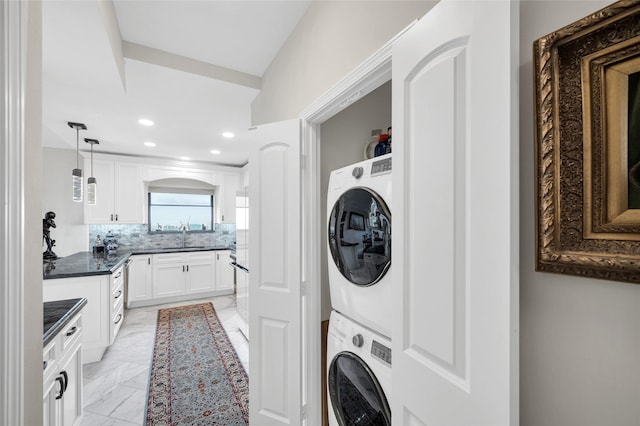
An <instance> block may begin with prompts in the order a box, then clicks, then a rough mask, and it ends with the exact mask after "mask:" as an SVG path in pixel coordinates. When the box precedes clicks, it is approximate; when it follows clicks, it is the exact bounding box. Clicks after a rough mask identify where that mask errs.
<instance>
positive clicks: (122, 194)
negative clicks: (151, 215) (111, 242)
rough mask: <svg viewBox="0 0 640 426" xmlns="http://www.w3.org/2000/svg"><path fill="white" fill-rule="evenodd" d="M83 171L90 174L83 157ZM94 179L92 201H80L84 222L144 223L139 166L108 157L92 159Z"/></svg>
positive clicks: (89, 164) (87, 161)
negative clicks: (91, 202) (82, 204)
mask: <svg viewBox="0 0 640 426" xmlns="http://www.w3.org/2000/svg"><path fill="white" fill-rule="evenodd" d="M84 173H85V174H86V175H87V177H88V176H89V175H90V174H91V162H90V160H86V161H85V170H84ZM93 176H94V177H95V178H96V180H97V196H96V204H95V205H90V204H88V203H84V218H85V223H144V222H145V217H144V211H145V209H144V184H143V182H142V175H141V170H140V166H139V165H138V164H135V163H124V162H117V161H110V160H96V159H94V160H93Z"/></svg>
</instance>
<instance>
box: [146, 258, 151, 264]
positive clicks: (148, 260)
mask: <svg viewBox="0 0 640 426" xmlns="http://www.w3.org/2000/svg"><path fill="white" fill-rule="evenodd" d="M147 265H151V258H150V257H147Z"/></svg>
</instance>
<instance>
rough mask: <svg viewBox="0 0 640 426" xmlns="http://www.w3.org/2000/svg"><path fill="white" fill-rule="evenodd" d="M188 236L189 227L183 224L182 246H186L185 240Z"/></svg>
mask: <svg viewBox="0 0 640 426" xmlns="http://www.w3.org/2000/svg"><path fill="white" fill-rule="evenodd" d="M186 238H187V227H186V226H183V227H182V248H184V247H185V240H186Z"/></svg>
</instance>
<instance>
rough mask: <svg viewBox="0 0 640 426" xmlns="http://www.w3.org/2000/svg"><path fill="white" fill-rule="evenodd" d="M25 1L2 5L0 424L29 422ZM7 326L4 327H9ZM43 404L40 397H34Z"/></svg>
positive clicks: (0, 38) (26, 13)
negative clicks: (26, 335)
mask: <svg viewBox="0 0 640 426" xmlns="http://www.w3.org/2000/svg"><path fill="white" fill-rule="evenodd" d="M27 6H28V5H27V2H23V1H20V2H16V1H9V2H3V4H2V6H1V8H0V21H1V22H2V23H3V28H4V29H3V30H2V32H0V40H1V41H2V45H1V46H0V50H1V52H2V59H1V63H2V65H3V66H2V68H3V69H4V72H2V71H0V75H1V77H2V85H1V86H0V87H2V89H1V90H2V93H3V95H4V99H5V101H6V102H5V104H4V105H3V106H0V114H2V134H3V135H2V139H1V140H0V152H1V153H2V155H1V156H0V158H2V159H3V160H2V163H1V164H0V172H1V173H2V180H3V184H2V185H1V186H0V197H1V198H2V201H3V203H4V205H5V206H6V208H5V209H4V210H3V211H0V251H1V252H2V253H3V254H2V256H1V257H0V271H1V272H0V294H1V295H2V297H0V320H1V321H2V324H3V326H1V327H0V347H1V348H4V350H3V351H2V353H0V377H1V378H2V383H1V384H0V423H1V424H11V425H23V424H24V422H25V409H26V408H25V407H26V406H27V403H28V401H24V396H25V386H26V385H27V381H26V379H25V368H26V366H25V333H24V329H25V327H27V324H26V323H25V315H24V308H25V301H24V297H25V262H26V261H27V260H29V259H27V258H26V256H25V251H24V228H25V227H26V226H27V224H26V220H25V216H26V206H25V200H24V189H25V185H26V181H27V179H26V176H25V173H24V162H25V158H24V154H25V150H24V147H25V144H26V136H25V97H26V80H27V37H28V36H27V28H28V21H27V18H28V7H27ZM7 324H8V325H9V326H6V325H7ZM34 399H36V401H40V399H39V398H34Z"/></svg>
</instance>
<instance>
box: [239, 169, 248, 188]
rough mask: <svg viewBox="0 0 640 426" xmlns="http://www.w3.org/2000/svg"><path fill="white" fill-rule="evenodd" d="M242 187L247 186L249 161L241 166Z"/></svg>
mask: <svg viewBox="0 0 640 426" xmlns="http://www.w3.org/2000/svg"><path fill="white" fill-rule="evenodd" d="M241 186H242V188H246V187H248V186H249V163H247V164H245V165H244V167H242V185H241Z"/></svg>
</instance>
